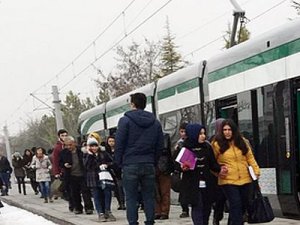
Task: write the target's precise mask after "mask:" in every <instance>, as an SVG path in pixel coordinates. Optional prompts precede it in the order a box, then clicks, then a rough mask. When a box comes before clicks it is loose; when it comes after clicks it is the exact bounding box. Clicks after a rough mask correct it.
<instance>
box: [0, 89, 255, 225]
mask: <svg viewBox="0 0 300 225" xmlns="http://www.w3.org/2000/svg"><path fill="white" fill-rule="evenodd" d="M146 102H147V99H146V96H145V95H144V94H143V93H135V94H132V95H131V101H130V104H131V110H130V111H128V112H126V113H125V114H124V116H123V117H122V118H121V119H120V120H119V123H118V129H117V132H116V134H115V135H111V136H109V137H107V138H106V140H102V137H101V136H100V135H99V134H98V133H95V132H93V133H90V134H89V135H88V136H87V138H86V139H85V140H84V141H82V142H81V143H80V144H78V143H77V141H76V140H75V139H74V137H72V136H70V135H69V134H68V132H67V131H66V130H65V129H61V130H59V131H58V141H57V143H56V144H55V146H54V148H53V152H52V154H51V155H47V154H46V151H45V149H43V148H41V147H39V148H33V149H25V151H24V154H23V155H21V154H20V153H19V152H15V153H14V154H13V156H12V167H13V168H14V169H12V167H11V165H10V164H9V162H8V160H7V158H6V157H5V156H4V155H3V154H1V153H0V178H1V179H0V181H1V182H2V184H1V186H2V188H1V191H2V192H1V194H2V195H8V190H9V185H10V183H9V179H10V174H11V173H12V171H13V170H14V173H15V177H16V180H17V183H18V191H19V193H20V194H21V193H23V194H24V195H26V193H27V191H26V186H25V176H27V177H28V178H29V179H30V184H31V187H32V190H33V191H34V193H35V194H36V195H38V194H39V193H40V195H41V196H40V197H41V198H42V199H43V200H44V203H48V202H50V203H52V202H53V201H54V200H55V199H57V198H58V197H60V196H59V195H58V194H57V192H54V191H53V190H52V189H53V187H52V188H51V186H53V185H52V184H54V181H59V182H55V183H59V184H60V185H58V186H56V187H55V189H59V192H60V193H61V197H62V198H64V199H65V200H67V201H68V208H69V211H70V212H73V213H75V214H82V213H83V212H85V213H86V214H93V213H94V212H96V214H97V216H98V219H99V221H100V222H105V221H116V217H115V216H114V215H113V210H112V208H111V202H112V197H113V196H115V197H116V199H117V202H118V208H117V209H118V210H126V216H127V221H128V224H129V225H137V224H139V222H138V209H139V207H140V206H141V207H142V208H143V210H144V213H145V224H146V225H153V224H154V222H155V220H166V219H169V213H170V199H171V189H172V185H173V183H172V175H173V174H179V175H180V179H179V181H178V182H180V185H179V190H176V191H178V192H179V199H178V201H179V203H180V205H181V207H182V213H181V214H180V215H178V216H179V218H185V217H189V216H191V219H192V221H193V224H194V225H208V224H209V217H210V214H211V211H212V209H213V211H214V215H213V218H214V220H213V224H214V225H218V224H219V221H220V220H221V219H222V218H223V211H224V206H225V205H226V202H227V203H228V210H229V219H228V224H229V225H242V224H244V222H245V221H246V220H247V218H246V217H247V208H248V204H249V198H250V197H251V187H252V185H251V184H252V178H251V176H250V174H249V171H248V167H249V166H251V167H252V168H253V170H254V173H255V174H256V176H257V177H259V175H260V171H259V167H258V165H257V163H256V161H255V158H254V155H253V153H252V149H251V145H250V143H249V141H248V140H247V139H246V138H244V137H243V136H242V135H241V133H240V131H239V129H238V127H237V125H236V124H235V123H234V122H233V121H232V120H231V119H218V120H217V122H216V129H215V135H214V136H213V137H210V138H209V141H208V137H207V134H206V127H205V126H203V125H201V124H198V123H182V124H180V127H179V134H180V139H179V140H178V142H177V143H176V145H175V146H172V145H171V141H170V136H169V135H168V134H166V133H163V130H162V126H161V124H160V122H159V121H158V120H157V119H156V118H155V116H154V115H153V114H152V113H150V112H147V111H145V110H144V109H145V107H146ZM183 148H186V149H188V150H189V151H191V152H192V153H193V154H194V157H195V165H194V167H192V166H191V165H190V164H187V163H182V162H180V161H178V155H179V154H180V152H181V151H182V149H183Z"/></svg>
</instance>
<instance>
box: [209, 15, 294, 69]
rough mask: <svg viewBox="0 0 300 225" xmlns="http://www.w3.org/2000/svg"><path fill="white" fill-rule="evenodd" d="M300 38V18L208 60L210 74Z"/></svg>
mask: <svg viewBox="0 0 300 225" xmlns="http://www.w3.org/2000/svg"><path fill="white" fill-rule="evenodd" d="M299 37H300V18H297V19H295V20H292V21H289V22H287V23H285V24H283V25H281V26H278V27H276V28H274V29H272V30H270V31H267V32H265V33H263V34H261V35H259V36H257V37H254V38H252V39H251V38H250V39H249V40H247V41H245V42H243V43H240V44H238V45H235V46H233V47H232V48H229V49H226V50H225V51H224V52H222V53H220V54H217V55H215V56H213V57H211V58H209V59H208V60H207V61H208V64H207V65H208V68H207V69H208V73H211V72H214V71H216V70H218V69H221V68H224V67H226V66H228V65H231V64H234V63H236V62H239V61H241V60H243V59H246V58H249V57H251V56H254V55H256V54H258V53H261V52H264V51H267V50H270V49H272V48H275V47H278V46H280V45H282V44H284V43H287V42H291V41H293V40H296V39H299ZM268 45H269V46H268Z"/></svg>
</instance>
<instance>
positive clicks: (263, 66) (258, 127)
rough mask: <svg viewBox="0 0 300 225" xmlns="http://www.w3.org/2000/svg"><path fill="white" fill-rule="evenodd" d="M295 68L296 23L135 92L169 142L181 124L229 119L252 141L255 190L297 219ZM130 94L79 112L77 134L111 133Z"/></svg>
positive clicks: (299, 106) (299, 30) (298, 48)
mask: <svg viewBox="0 0 300 225" xmlns="http://www.w3.org/2000/svg"><path fill="white" fill-rule="evenodd" d="M299 64H300V20H295V21H290V22H288V23H287V24H285V25H283V26H281V27H278V28H276V29H274V30H271V31H269V32H266V33H265V34H263V35H261V36H259V37H257V38H253V39H251V40H248V41H247V42H244V43H241V44H239V45H237V46H234V47H232V48H231V49H228V50H226V51H224V52H223V53H221V54H219V55H216V56H214V57H212V58H208V59H207V60H203V61H200V62H199V63H198V64H196V65H193V66H190V67H188V68H184V69H182V70H180V71H177V72H175V73H173V74H170V75H168V76H166V77H163V78H161V79H159V80H158V81H157V82H156V83H151V84H148V85H146V86H145V87H142V88H140V89H138V90H135V91H134V92H138V91H139V92H144V93H145V94H146V95H147V98H148V102H147V103H148V104H147V109H146V110H148V111H152V112H153V113H155V114H156V115H157V117H158V118H159V119H160V121H161V123H162V126H163V129H164V131H165V132H168V133H170V134H171V137H172V140H173V141H175V140H176V139H178V133H177V132H178V127H179V125H180V123H181V122H183V121H187V122H200V123H203V124H205V125H206V126H207V127H208V128H211V127H213V122H214V120H215V119H216V118H220V117H223V118H232V119H233V120H234V121H235V122H236V123H237V124H238V125H239V127H240V130H241V132H242V133H243V134H244V136H245V137H246V138H248V139H249V140H250V142H251V144H252V147H253V151H254V154H255V157H256V159H257V161H258V163H259V165H260V167H261V168H262V169H261V170H262V175H261V178H260V185H261V188H262V192H263V193H264V194H268V196H269V197H270V199H271V203H272V207H273V208H274V210H275V212H276V214H277V215H278V214H283V215H285V216H290V217H293V218H300V176H299V173H300V65H299ZM131 93H132V92H131ZM129 94H130V93H128V94H125V95H123V96H120V97H118V98H116V99H113V100H111V101H109V102H107V103H106V104H103V105H100V106H97V107H98V108H97V107H95V108H94V109H91V110H88V111H87V112H84V113H82V114H81V115H80V119H79V123H80V125H81V128H80V131H81V132H82V134H85V133H88V132H91V131H97V132H103V131H105V130H106V133H108V131H110V133H112V132H114V131H115V129H116V126H117V122H118V119H119V118H120V117H121V116H122V115H123V114H124V112H125V111H127V110H128V109H129V106H128V99H129ZM103 107H104V108H105V109H103ZM93 121H94V122H93ZM97 121H98V123H97V124H96V122H97ZM100 124H101V125H100ZM209 132H210V133H212V132H214V131H213V129H210V130H209Z"/></svg>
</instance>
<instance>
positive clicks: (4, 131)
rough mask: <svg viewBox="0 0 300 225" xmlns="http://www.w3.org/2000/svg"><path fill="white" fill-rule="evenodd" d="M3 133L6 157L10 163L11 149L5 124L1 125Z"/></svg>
mask: <svg viewBox="0 0 300 225" xmlns="http://www.w3.org/2000/svg"><path fill="white" fill-rule="evenodd" d="M3 133H4V140H5V148H6V157H7V159H8V161H9V163H10V165H12V164H11V150H10V143H9V138H8V137H9V136H8V129H7V126H6V125H5V126H4V127H3Z"/></svg>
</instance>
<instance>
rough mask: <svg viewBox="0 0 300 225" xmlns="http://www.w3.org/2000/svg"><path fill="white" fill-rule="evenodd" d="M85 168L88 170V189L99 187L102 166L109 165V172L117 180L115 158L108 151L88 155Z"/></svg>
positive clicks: (85, 159)
mask: <svg viewBox="0 0 300 225" xmlns="http://www.w3.org/2000/svg"><path fill="white" fill-rule="evenodd" d="M83 163H84V167H85V169H86V183H87V186H88V187H91V188H92V187H98V186H99V176H98V173H99V172H100V168H99V166H100V165H101V164H107V165H108V168H107V169H108V170H109V171H110V172H111V174H112V175H113V177H114V178H115V175H114V172H113V169H114V164H113V158H112V156H111V155H110V154H109V153H108V152H106V151H99V152H98V154H86V155H85V157H84V161H83Z"/></svg>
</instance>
